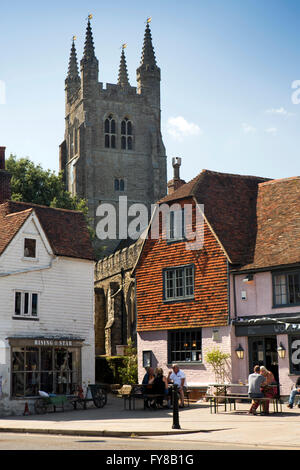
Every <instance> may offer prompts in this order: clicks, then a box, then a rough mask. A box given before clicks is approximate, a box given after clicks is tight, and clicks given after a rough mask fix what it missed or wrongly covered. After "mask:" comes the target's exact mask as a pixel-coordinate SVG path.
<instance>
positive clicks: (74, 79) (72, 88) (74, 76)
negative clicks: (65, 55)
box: [65, 36, 80, 100]
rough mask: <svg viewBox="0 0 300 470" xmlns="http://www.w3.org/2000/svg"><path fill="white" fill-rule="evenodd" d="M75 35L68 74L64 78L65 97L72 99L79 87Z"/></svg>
mask: <svg viewBox="0 0 300 470" xmlns="http://www.w3.org/2000/svg"><path fill="white" fill-rule="evenodd" d="M75 39H76V38H75V36H73V41H72V47H71V52H70V59H69V67H68V74H67V78H66V80H65V90H66V92H67V99H68V100H72V99H73V98H74V96H76V94H77V92H78V90H79V89H80V76H79V72H78V63H77V55H76V48H75Z"/></svg>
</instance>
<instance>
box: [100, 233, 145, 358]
mask: <svg viewBox="0 0 300 470" xmlns="http://www.w3.org/2000/svg"><path fill="white" fill-rule="evenodd" d="M142 246H143V240H138V241H137V242H136V243H134V244H133V245H131V246H129V247H128V248H124V249H123V250H120V251H118V252H116V253H115V254H113V255H110V256H108V257H107V258H104V259H102V260H100V261H98V262H97V264H96V267H95V347H96V355H100V354H106V355H116V354H118V352H119V348H117V346H122V345H126V344H127V343H128V340H129V338H131V339H132V340H133V341H134V343H135V342H136V308H135V279H134V277H133V276H132V269H133V268H134V266H135V263H136V261H137V259H138V256H139V254H140V251H141V249H142Z"/></svg>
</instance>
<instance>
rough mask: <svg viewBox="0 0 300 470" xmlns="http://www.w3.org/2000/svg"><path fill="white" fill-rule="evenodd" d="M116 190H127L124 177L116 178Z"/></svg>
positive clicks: (122, 191)
mask: <svg viewBox="0 0 300 470" xmlns="http://www.w3.org/2000/svg"><path fill="white" fill-rule="evenodd" d="M116 183H118V184H116ZM114 191H115V192H117V193H124V192H125V191H126V184H125V179H124V178H117V177H116V178H114Z"/></svg>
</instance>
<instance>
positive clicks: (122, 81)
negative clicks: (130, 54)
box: [118, 44, 129, 87]
mask: <svg viewBox="0 0 300 470" xmlns="http://www.w3.org/2000/svg"><path fill="white" fill-rule="evenodd" d="M126 47H127V44H122V53H121V61H120V67H119V76H118V85H120V86H122V87H125V86H128V85H129V80H128V72H127V65H126V57H125V53H124V49H125V48H126Z"/></svg>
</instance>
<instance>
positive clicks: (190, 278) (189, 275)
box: [164, 265, 194, 300]
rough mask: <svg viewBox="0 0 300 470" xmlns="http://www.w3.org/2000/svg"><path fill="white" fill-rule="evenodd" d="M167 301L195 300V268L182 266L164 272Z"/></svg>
mask: <svg viewBox="0 0 300 470" xmlns="http://www.w3.org/2000/svg"><path fill="white" fill-rule="evenodd" d="M164 298H165V300H184V299H190V298H194V266H193V265H189V266H181V267H176V268H167V269H165V270H164Z"/></svg>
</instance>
